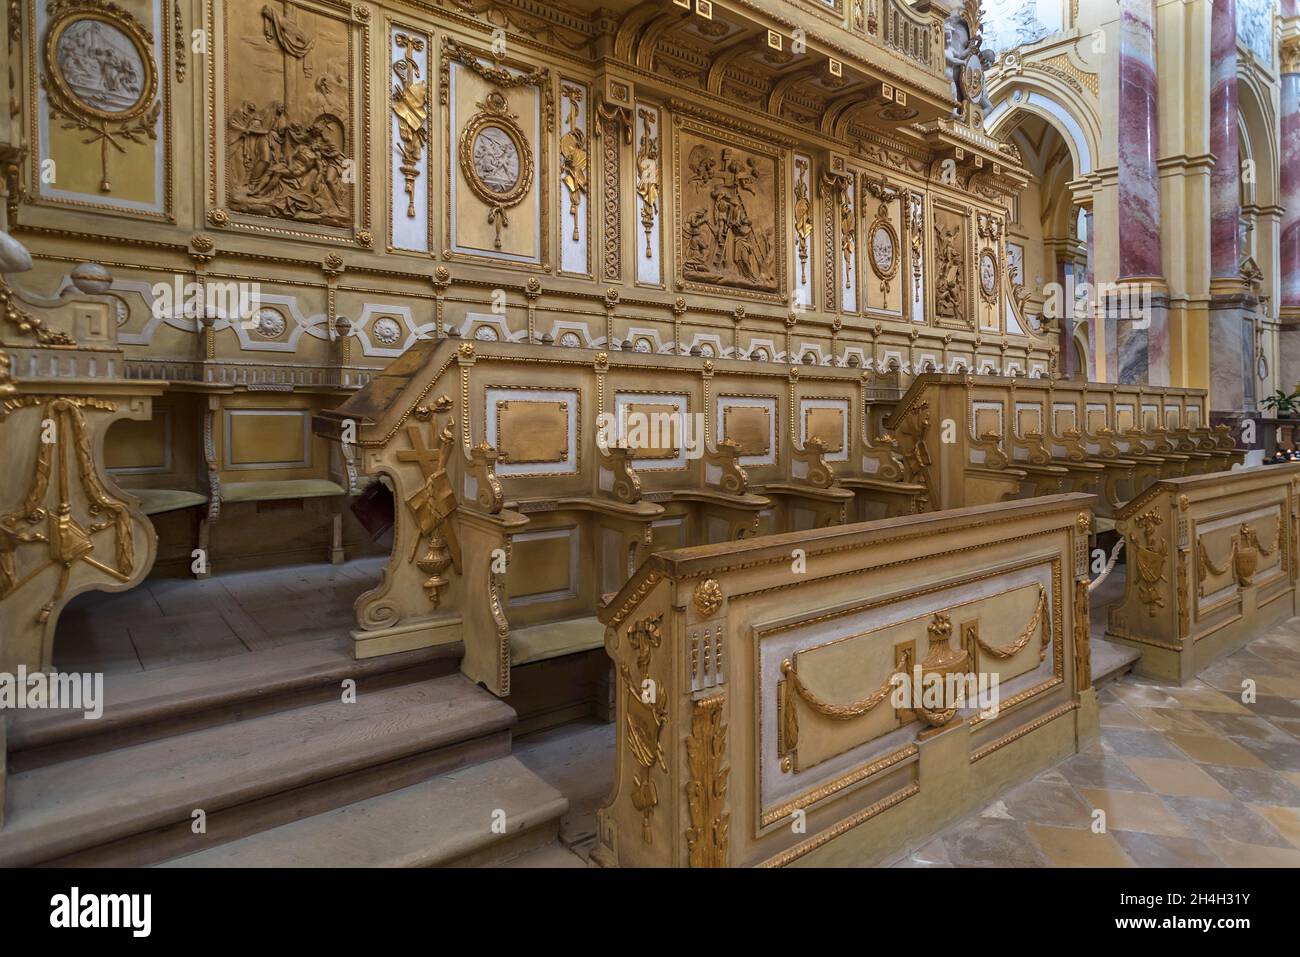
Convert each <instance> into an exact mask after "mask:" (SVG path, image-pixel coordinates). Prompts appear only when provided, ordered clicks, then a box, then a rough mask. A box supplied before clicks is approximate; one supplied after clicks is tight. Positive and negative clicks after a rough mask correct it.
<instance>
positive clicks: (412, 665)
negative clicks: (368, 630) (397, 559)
mask: <svg viewBox="0 0 1300 957" xmlns="http://www.w3.org/2000/svg"><path fill="white" fill-rule="evenodd" d="M463 653H464V652H463V645H462V644H461V643H460V642H455V643H453V644H448V645H442V646H440V647H437V648H425V649H421V650H419V651H409V652H403V653H401V654H395V655H386V656H383V657H379V658H370V659H365V660H361V661H358V660H356V659H354V658H353V657H352V642H351V640H350V639H348V638H346V637H335V638H324V639H321V640H319V641H309V642H301V643H298V644H292V645H286V646H283V647H280V648H272V649H269V650H266V651H258V652H254V653H252V654H243V655H234V656H231V657H226V658H218V659H215V660H210V661H202V662H196V663H191V664H183V665H174V666H171V667H168V668H158V669H155V670H152V671H145V672H139V673H136V674H126V675H121V674H110V675H106V676H105V678H104V698H105V702H104V713H103V716H102V717H100V718H98V719H96V720H91V721H88V720H86V719H85V717H84V716H83V714H82V712H80V711H72V712H70V711H53V710H49V711H13V712H10V714H9V748H10V751H11V752H12V753H11V754H10V756H9V763H10V769H11V770H13V771H23V770H30V769H33V768H38V767H43V766H45V765H48V764H52V763H54V762H56V761H66V760H71V759H73V758H79V757H84V756H86V755H89V754H96V753H101V752H104V751H107V750H109V749H111V748H120V747H126V746H129V745H135V744H140V743H142V742H144V741H152V740H157V739H159V738H163V737H168V736H170V735H175V734H181V733H184V732H187V731H193V730H197V729H199V728H204V727H211V726H213V725H216V724H222V723H228V722H232V721H246V720H248V719H250V718H255V717H258V716H259V715H264V714H270V713H272V712H275V711H285V710H288V709H290V708H299V707H302V706H303V705H307V704H315V703H318V702H324V701H330V700H338V699H339V697H340V695H341V693H342V683H343V681H344V680H345V679H349V678H350V679H352V680H354V681H356V683H357V689H358V691H359V692H361V693H364V692H370V691H378V690H382V689H383V688H388V687H393V686H395V685H398V684H406V683H410V682H411V681H418V680H422V679H427V678H437V677H440V676H442V675H447V674H451V673H452V672H454V671H455V670H456V667H457V664H458V662H459V660H460V657H461V655H462V654H463Z"/></svg>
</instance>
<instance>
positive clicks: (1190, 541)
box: [1106, 464, 1300, 682]
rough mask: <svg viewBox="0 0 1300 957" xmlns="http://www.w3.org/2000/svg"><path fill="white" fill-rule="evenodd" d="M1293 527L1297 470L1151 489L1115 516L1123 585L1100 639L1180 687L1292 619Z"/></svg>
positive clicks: (1276, 468) (1278, 468)
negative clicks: (1135, 652)
mask: <svg viewBox="0 0 1300 957" xmlns="http://www.w3.org/2000/svg"><path fill="white" fill-rule="evenodd" d="M1297 522H1300V464H1297V465H1266V466H1260V467H1258V468H1251V469H1239V470H1237V471H1234V472H1229V473H1226V474H1218V475H1203V476H1195V477H1191V478H1181V479H1170V480H1167V481H1161V482H1157V483H1155V484H1154V485H1152V486H1151V487H1150V488H1148V489H1147V490H1146V491H1145V492H1144V493H1143V494H1141V495H1139V496H1138V497H1137V498H1136V499H1134V500H1133V501H1132V502H1130V503H1129V504H1128V505H1126V506H1125V507H1124V508H1123V509H1121V510H1120V511H1119V512H1117V513H1116V516H1115V527H1116V529H1117V530H1118V531H1119V532H1121V533H1122V534H1123V535H1124V538H1125V543H1126V544H1125V550H1126V552H1127V557H1126V562H1127V576H1128V578H1127V582H1126V585H1125V592H1124V599H1123V601H1122V602H1121V603H1120V604H1118V605H1116V606H1114V607H1113V608H1112V609H1111V612H1110V621H1109V624H1108V627H1107V631H1106V637H1107V638H1108V639H1111V640H1114V641H1117V642H1120V643H1123V644H1129V645H1132V646H1133V647H1135V648H1137V649H1139V650H1140V651H1141V652H1142V658H1141V660H1140V661H1139V662H1138V664H1137V668H1138V670H1139V671H1141V672H1144V673H1146V674H1150V675H1154V676H1157V677H1161V678H1166V679H1172V680H1175V681H1180V682H1181V681H1186V680H1188V679H1189V678H1191V677H1192V676H1194V675H1195V674H1196V673H1197V672H1198V671H1200V670H1201V669H1202V668H1204V667H1205V666H1206V665H1208V664H1209V663H1210V662H1211V661H1213V660H1214V659H1215V658H1216V657H1218V656H1219V655H1221V654H1224V653H1226V652H1228V651H1230V650H1232V649H1233V648H1235V647H1237V646H1238V645H1240V644H1242V643H1244V642H1246V641H1249V640H1250V639H1252V638H1255V637H1258V636H1259V635H1261V634H1263V632H1264V631H1266V630H1267V629H1268V627H1269V626H1270V625H1272V624H1274V623H1275V622H1278V621H1281V620H1284V619H1287V618H1291V617H1293V616H1295V615H1296V614H1297V613H1298V612H1300V608H1297V605H1296V575H1297V567H1298V566H1297V547H1298V545H1300V542H1298V540H1297Z"/></svg>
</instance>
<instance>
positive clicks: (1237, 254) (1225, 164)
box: [1210, 0, 1241, 279]
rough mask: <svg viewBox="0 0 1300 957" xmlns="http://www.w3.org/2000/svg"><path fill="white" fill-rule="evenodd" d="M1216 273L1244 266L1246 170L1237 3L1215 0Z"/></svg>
mask: <svg viewBox="0 0 1300 957" xmlns="http://www.w3.org/2000/svg"><path fill="white" fill-rule="evenodd" d="M1210 152H1211V153H1213V154H1214V169H1213V170H1212V171H1211V172H1210V275H1211V277H1213V278H1220V277H1227V278H1232V279H1236V278H1238V276H1239V275H1240V270H1241V240H1240V237H1239V226H1240V221H1241V194H1240V192H1239V189H1240V186H1239V185H1238V178H1239V177H1240V175H1241V156H1240V147H1239V146H1238V143H1237V3H1236V0H1214V6H1213V12H1212V13H1211V17H1210Z"/></svg>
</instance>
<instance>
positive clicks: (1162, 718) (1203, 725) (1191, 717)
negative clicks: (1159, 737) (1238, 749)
mask: <svg viewBox="0 0 1300 957" xmlns="http://www.w3.org/2000/svg"><path fill="white" fill-rule="evenodd" d="M1133 713H1134V714H1136V715H1137V716H1138V717H1139V718H1141V719H1142V720H1143V721H1145V722H1146V724H1147V726H1148V727H1151V728H1154V729H1155V730H1156V731H1160V732H1162V733H1168V732H1171V731H1175V732H1179V733H1181V734H1212V733H1213V732H1214V729H1213V728H1212V727H1211V726H1210V725H1209V724H1208V723H1207V722H1205V721H1203V720H1201V717H1200V715H1198V714H1196V712H1194V711H1183V710H1181V709H1178V708H1134V709H1133Z"/></svg>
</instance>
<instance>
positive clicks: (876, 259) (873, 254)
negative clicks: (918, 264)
mask: <svg viewBox="0 0 1300 957" xmlns="http://www.w3.org/2000/svg"><path fill="white" fill-rule="evenodd" d="M881 209H882V211H885V207H884V206H883V205H882V206H881ZM867 252H868V253H869V255H868V260H869V261H870V262H871V271H872V272H874V273H875V274H876V278H877V279H879V280H880V289H881V292H882V293H883V294H885V295H888V294H889V282H890V280H891V279H893V278H894V276H896V275H897V274H898V262H899V255H898V233H897V232H896V231H895V230H894V224H893V223H891V222H890V221H889V220H888V219H886V218H885V217H884V216H880V217H878V218H877V219H875V220H874V221H873V222H872V223H871V227H870V229H869V230H868V231H867Z"/></svg>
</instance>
